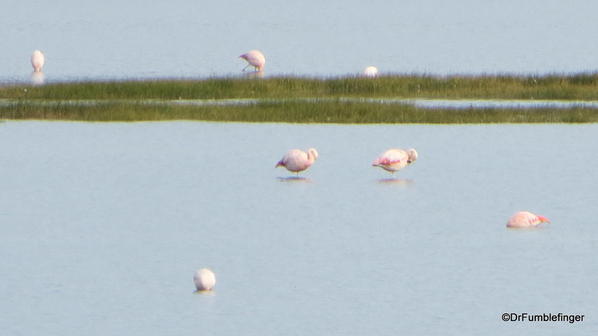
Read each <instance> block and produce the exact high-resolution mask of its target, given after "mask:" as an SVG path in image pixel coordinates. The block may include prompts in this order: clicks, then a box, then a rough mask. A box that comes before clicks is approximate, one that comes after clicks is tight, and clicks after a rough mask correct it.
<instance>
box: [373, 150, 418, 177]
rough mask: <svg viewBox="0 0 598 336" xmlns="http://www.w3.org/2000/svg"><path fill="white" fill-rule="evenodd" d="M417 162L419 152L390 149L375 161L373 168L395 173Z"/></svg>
mask: <svg viewBox="0 0 598 336" xmlns="http://www.w3.org/2000/svg"><path fill="white" fill-rule="evenodd" d="M415 160H417V152H416V151H415V149H413V148H411V149H408V150H404V149H389V150H387V151H386V152H384V153H382V155H380V156H379V157H378V158H377V159H376V160H374V162H372V166H374V167H380V168H382V169H384V170H386V171H389V172H391V173H394V172H396V171H398V170H401V169H403V168H405V167H407V166H408V165H410V164H412V163H413V162H415Z"/></svg>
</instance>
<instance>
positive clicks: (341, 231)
mask: <svg viewBox="0 0 598 336" xmlns="http://www.w3.org/2000/svg"><path fill="white" fill-rule="evenodd" d="M597 134H598V125H595V124H589V125H564V124H545V125H529V124H524V125H451V126H448V125H440V126H433V125H290V124H276V123H266V124H242V123H209V122H160V123H151V122H150V123H148V122H137V123H73V122H39V121H24V122H23V121H19V122H15V121H7V122H3V123H0V172H1V173H2V176H3V182H2V190H3V191H2V193H0V228H1V231H0V232H1V234H0V253H1V254H2V256H3V260H4V262H3V263H1V264H0V273H1V274H3V280H2V286H0V296H1V297H2V298H3V299H2V301H0V316H1V317H0V319H1V321H2V325H3V329H4V333H6V334H14V335H29V334H36V333H38V334H46V335H52V334H60V335H80V334H81V332H85V333H86V334H89V335H106V334H127V335H163V334H171V333H172V334H178V335H196V334H198V333H210V334H212V335H231V334H244V335H280V334H300V335H306V334H311V335H330V334H342V335H363V334H376V335H396V334H438V333H443V334H462V333H463V332H464V330H467V333H471V334H485V335H504V334H514V333H525V334H526V335H544V334H546V333H554V332H558V333H563V334H569V335H574V334H589V333H591V332H592V331H595V330H597V329H598V323H597V322H596V320H595V319H593V318H592V316H595V315H596V314H597V313H598V311H597V308H596V305H595V302H596V301H597V300H598V297H597V296H596V294H595V293H594V291H592V288H593V287H594V285H595V284H596V282H597V281H598V270H597V269H596V263H595V254H596V250H597V248H598V238H597V237H598V228H597V226H596V223H595V220H594V218H595V217H596V210H595V209H596V207H595V204H597V202H598V194H597V193H596V190H597V187H598V185H597V183H596V181H598V176H596V174H597V173H596V172H595V169H592V167H596V166H597V165H598V158H597V157H596V155H595V146H594V145H593V144H595V143H596V142H597V140H598V139H597ZM295 147H298V148H303V149H306V148H308V147H315V148H317V149H318V151H319V153H320V157H319V159H318V161H316V163H315V164H314V166H313V167H312V168H310V170H308V171H307V172H305V173H304V174H302V176H303V177H304V179H288V178H287V177H289V176H291V174H289V173H288V172H286V171H284V170H282V169H280V168H279V169H275V168H274V164H275V163H276V162H277V161H278V159H280V157H281V156H282V155H283V154H284V152H285V151H286V150H288V149H290V148H295ZM389 147H414V148H416V149H417V150H418V152H419V154H420V156H419V159H418V161H417V162H415V163H414V164H413V165H412V166H410V167H408V168H406V169H405V170H404V171H401V172H399V173H398V174H396V176H395V178H391V175H389V174H388V173H387V172H385V171H382V170H378V169H376V168H373V167H371V166H370V163H371V161H372V160H373V159H374V158H375V157H376V155H378V154H379V153H381V152H382V151H384V150H385V149H387V148H389ZM518 210H530V211H534V212H537V213H540V214H542V215H545V216H547V217H548V218H550V219H551V220H552V223H551V224H548V225H546V226H544V227H542V228H540V229H537V230H508V229H506V228H505V224H506V221H507V219H508V217H509V216H510V215H511V214H512V213H514V212H515V211H518ZM201 267H210V268H211V269H213V270H214V271H215V272H216V276H217V279H218V283H217V285H216V288H215V291H214V292H213V293H212V294H209V295H199V294H194V293H193V290H194V286H193V281H192V277H193V273H194V271H195V270H196V269H198V268H201ZM504 312H517V313H521V312H528V313H538V314H541V313H559V312H562V313H566V314H585V316H586V317H585V319H584V321H583V322H576V323H574V324H569V323H567V322H548V323H540V322H535V323H531V322H527V323H525V322H503V321H502V320H501V315H502V314H503V313H504ZM555 329H556V331H555Z"/></svg>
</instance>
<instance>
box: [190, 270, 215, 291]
mask: <svg viewBox="0 0 598 336" xmlns="http://www.w3.org/2000/svg"><path fill="white" fill-rule="evenodd" d="M193 282H194V283H195V288H197V290H198V291H210V290H212V289H213V288H214V285H216V275H214V272H212V271H211V270H209V269H207V268H202V269H198V270H197V271H196V272H195V275H194V276H193Z"/></svg>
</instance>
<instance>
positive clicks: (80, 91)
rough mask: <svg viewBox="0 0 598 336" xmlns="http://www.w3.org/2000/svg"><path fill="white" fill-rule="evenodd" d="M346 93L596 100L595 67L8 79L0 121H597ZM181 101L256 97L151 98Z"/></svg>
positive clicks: (588, 114)
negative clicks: (537, 71) (554, 71)
mask: <svg viewBox="0 0 598 336" xmlns="http://www.w3.org/2000/svg"><path fill="white" fill-rule="evenodd" d="M347 97H348V98H444V99H524V100H536V99H542V100H598V75H597V74H593V73H588V74H577V75H570V76H559V75H547V76H540V77H537V76H527V77H520V76H507V75H504V76H447V77H435V76H425V75H397V76H383V77H378V78H361V77H339V78H324V79H321V78H296V77H274V78H266V79H249V78H209V79H203V80H144V81H113V82H69V83H56V84H49V85H42V86H29V85H12V86H4V87H0V99H3V100H4V102H3V103H2V104H0V119H46V120H85V121H146V120H213V121H243V122H294V123H295V122H297V123H511V122H598V120H597V119H598V116H597V114H598V110H596V109H591V108H581V107H574V108H570V109H558V108H554V109H551V108H533V109H517V108H513V109H503V108H501V109H487V108H484V109H441V108H436V109H428V108H416V107H414V106H411V105H403V104H381V103H372V102H369V103H368V102H348V101H346V100H343V99H341V98H347ZM301 98H308V99H305V100H302V99H301ZM182 99H255V100H256V102H253V103H249V104H237V105H235V104H232V105H225V106H220V105H215V106H190V105H178V104H171V103H170V104H169V103H165V104H160V103H147V102H152V101H154V102H156V101H157V102H160V101H167V100H182ZM82 100H92V101H93V103H92V104H78V103H69V102H73V101H75V102H76V101H82ZM46 103H47V104H46ZM50 103H52V104H50Z"/></svg>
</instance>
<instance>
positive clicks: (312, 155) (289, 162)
mask: <svg viewBox="0 0 598 336" xmlns="http://www.w3.org/2000/svg"><path fill="white" fill-rule="evenodd" d="M317 158H318V151H316V150H315V149H314V148H310V149H308V150H307V153H306V152H304V151H302V150H300V149H292V150H290V151H288V152H287V153H286V154H285V155H284V156H283V157H282V159H280V161H278V163H277V164H276V167H285V168H286V169H287V170H288V171H291V172H293V173H297V174H299V172H300V171H304V170H306V169H307V168H309V167H310V166H311V165H312V164H313V163H314V161H316V159H317Z"/></svg>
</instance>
